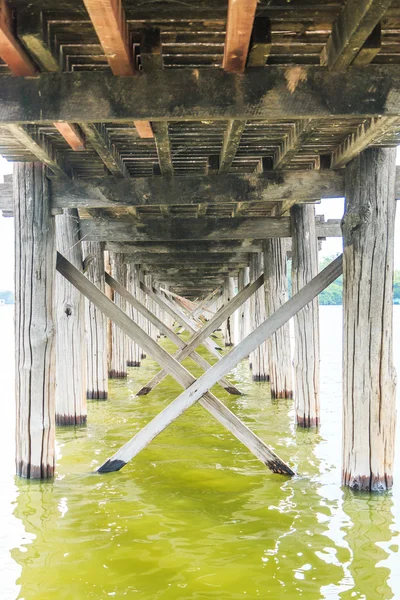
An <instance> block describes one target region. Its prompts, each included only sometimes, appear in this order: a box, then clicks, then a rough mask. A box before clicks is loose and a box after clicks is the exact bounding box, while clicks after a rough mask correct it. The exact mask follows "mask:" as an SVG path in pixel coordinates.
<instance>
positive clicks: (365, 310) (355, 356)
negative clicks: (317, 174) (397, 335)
mask: <svg viewBox="0 0 400 600" xmlns="http://www.w3.org/2000/svg"><path fill="white" fill-rule="evenodd" d="M395 165H396V150H395V149H394V148H391V149H389V148H369V149H368V150H365V151H364V152H363V153H361V154H360V155H359V156H358V157H357V158H355V159H353V161H352V162H350V163H349V164H348V166H347V167H346V175H345V178H346V212H345V216H344V219H343V242H344V254H343V312H344V340H343V341H344V352H343V403H344V411H343V438H344V443H343V483H344V484H345V485H348V486H349V487H352V488H355V489H361V490H378V491H380V490H387V489H389V488H391V487H392V483H393V458H394V447H395V425H396V374H395V369H394V367H393V348H392V336H393V262H394V220H395V194H394V184H395V172H396V167H395Z"/></svg>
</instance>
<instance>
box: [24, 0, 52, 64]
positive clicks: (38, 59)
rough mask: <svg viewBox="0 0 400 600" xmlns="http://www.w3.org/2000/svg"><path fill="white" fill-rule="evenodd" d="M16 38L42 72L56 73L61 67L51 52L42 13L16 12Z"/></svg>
mask: <svg viewBox="0 0 400 600" xmlns="http://www.w3.org/2000/svg"><path fill="white" fill-rule="evenodd" d="M17 37H18V39H20V40H21V42H22V43H23V45H24V47H25V48H26V49H27V51H28V53H29V55H30V56H32V57H33V58H34V60H35V63H36V64H37V65H38V66H39V68H40V70H41V71H43V72H50V73H56V72H57V71H61V65H60V63H59V61H58V60H57V57H56V56H55V54H54V53H53V51H52V48H51V43H50V40H49V35H48V27H47V21H46V16H45V14H44V12H43V11H41V10H40V11H39V10H37V11H32V10H29V9H28V10H26V11H25V10H18V19H17Z"/></svg>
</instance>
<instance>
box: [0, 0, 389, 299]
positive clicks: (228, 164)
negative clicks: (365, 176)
mask: <svg viewBox="0 0 400 600" xmlns="http://www.w3.org/2000/svg"><path fill="white" fill-rule="evenodd" d="M399 66H400V0H394V1H392V2H391V1H390V0H386V1H385V0H379V1H378V0H351V1H350V0H348V1H347V3H346V2H344V1H333V0H332V1H330V0H329V1H325V2H321V1H317V0H292V2H287V1H286V0H269V1H266V0H262V1H260V2H258V3H257V2H255V1H254V0H242V2H236V3H235V2H231V3H230V6H229V10H228V2H227V1H219V2H216V1H213V0H203V1H201V0H196V1H195V0H187V1H186V2H185V3H184V4H182V3H181V2H178V1H175V0H169V1H163V2H155V1H154V2H153V1H148V0H146V1H141V2H140V1H139V2H138V1H133V0H124V1H123V4H122V5H121V3H120V2H118V1H116V0H82V1H81V0H74V1H73V0H67V1H64V2H62V4H60V3H56V2H54V0H40V1H39V0H34V1H29V2H28V1H27V0H13V1H10V2H5V0H0V155H2V156H4V157H5V158H6V159H8V160H10V161H40V162H43V163H44V164H46V165H47V167H48V175H49V178H50V179H51V184H50V185H51V195H52V206H53V212H54V213H55V214H56V213H57V212H60V211H61V210H63V209H65V208H73V207H76V208H78V209H79V213H80V217H81V219H82V222H81V232H82V239H85V240H88V241H90V240H92V241H103V242H105V243H106V248H108V249H111V250H117V251H120V252H122V253H124V254H125V256H126V260H127V261H130V262H136V263H140V264H142V265H143V266H144V268H145V269H149V271H151V272H152V273H153V274H154V276H155V278H156V279H158V280H159V281H162V282H167V283H169V284H170V286H171V288H170V289H171V290H172V291H176V292H179V293H181V294H183V295H186V296H188V297H191V296H204V295H206V294H208V293H209V292H210V291H211V290H212V289H214V288H215V287H216V286H218V285H220V284H221V283H222V281H223V279H224V277H225V276H226V275H227V274H231V275H235V274H236V273H237V271H238V269H239V268H241V267H242V266H245V265H248V264H249V254H250V252H260V251H261V244H262V240H263V239H266V238H268V237H276V236H278V237H290V235H291V228H290V219H289V212H290V207H291V206H292V205H293V204H296V203H299V202H300V203H302V202H318V201H319V199H320V198H322V197H341V196H343V194H344V175H343V172H344V171H343V170H341V169H342V168H343V167H344V166H345V165H346V164H347V163H348V162H349V161H351V160H352V159H353V158H354V157H356V156H357V155H358V154H359V153H360V152H361V151H362V150H364V149H365V148H367V147H370V146H397V145H398V144H399V140H400V69H399ZM0 208H2V209H4V210H5V211H9V212H12V181H10V180H9V181H6V182H5V183H4V184H2V185H1V186H0ZM317 231H318V235H319V237H321V238H323V237H327V236H338V235H340V224H339V223H338V222H323V221H318V222H317Z"/></svg>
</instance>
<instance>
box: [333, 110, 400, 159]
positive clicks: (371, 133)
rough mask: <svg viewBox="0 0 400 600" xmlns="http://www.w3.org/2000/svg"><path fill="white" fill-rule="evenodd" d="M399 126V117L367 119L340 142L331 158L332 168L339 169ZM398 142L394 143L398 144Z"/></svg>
mask: <svg viewBox="0 0 400 600" xmlns="http://www.w3.org/2000/svg"><path fill="white" fill-rule="evenodd" d="M396 127H397V128H398V129H399V130H400V119H399V118H398V117H375V118H372V119H366V120H365V121H364V123H361V125H359V126H358V127H357V130H356V131H355V132H354V133H352V134H351V135H349V137H348V138H346V139H345V140H344V142H342V143H341V144H340V146H339V147H338V148H337V149H336V150H335V151H334V152H333V154H332V158H331V167H332V169H339V168H341V167H344V166H346V165H347V163H348V162H350V161H351V160H352V159H353V158H355V157H356V156H358V154H360V152H362V151H363V150H365V148H368V146H373V145H374V144H375V143H377V142H378V141H379V139H380V138H382V137H383V136H384V135H386V134H387V133H388V132H389V131H390V130H391V129H393V128H396ZM397 145H398V142H397V143H396V142H395V143H393V146H397Z"/></svg>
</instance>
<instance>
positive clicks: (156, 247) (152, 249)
mask: <svg viewBox="0 0 400 600" xmlns="http://www.w3.org/2000/svg"><path fill="white" fill-rule="evenodd" d="M0 190H1V188H0ZM105 249H106V250H111V251H114V252H122V253H123V254H125V260H128V261H129V260H130V258H129V256H130V255H131V256H132V260H133V261H134V260H135V255H136V254H138V253H143V252H146V253H148V254H153V255H155V256H156V257H157V256H159V257H160V258H163V257H165V256H166V255H169V254H171V253H172V254H174V253H175V254H179V256H181V258H182V260H185V254H187V253H189V254H191V253H193V252H195V253H198V254H200V255H201V254H205V255H206V256H209V257H210V259H211V260H212V257H213V256H214V254H222V255H227V256H231V255H232V253H237V254H238V255H242V256H245V259H246V260H247V258H248V253H250V252H261V249H262V245H261V243H260V242H258V241H253V240H248V239H247V240H243V241H237V240H234V241H232V240H231V241H228V240H227V241H223V242H221V243H219V242H195V241H190V240H189V241H188V242H164V243H162V242H161V243H160V242H137V243H118V242H108V243H107V244H106V245H105Z"/></svg>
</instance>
